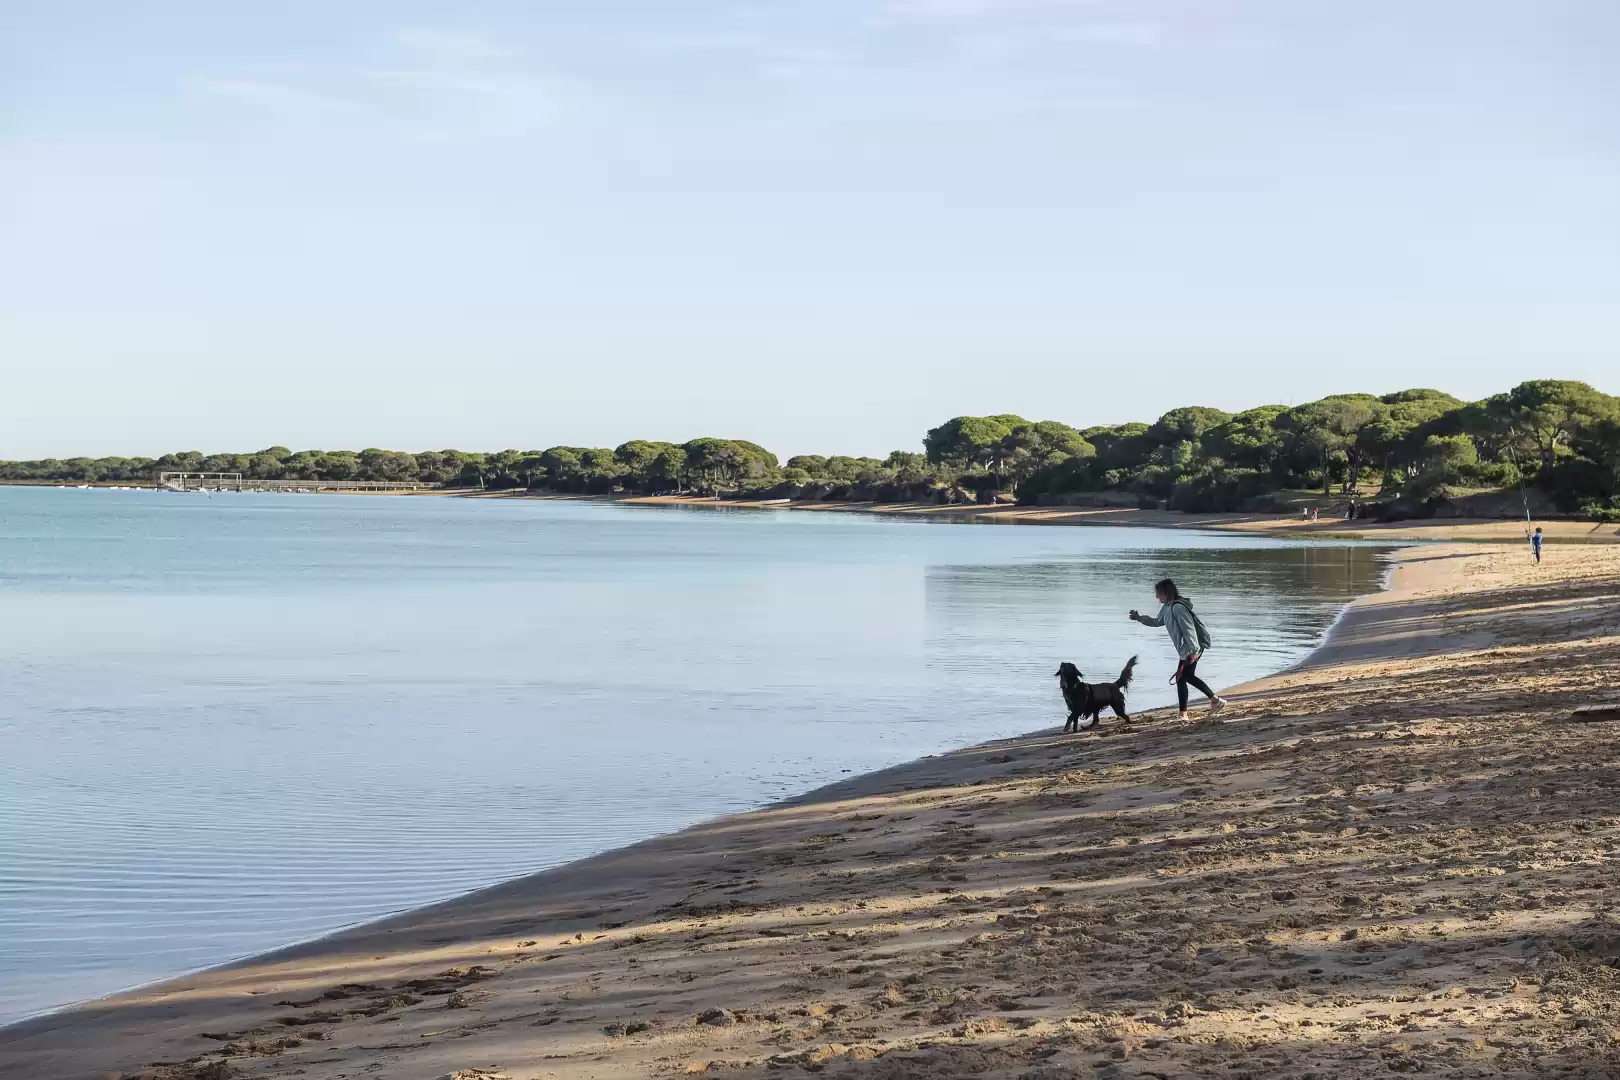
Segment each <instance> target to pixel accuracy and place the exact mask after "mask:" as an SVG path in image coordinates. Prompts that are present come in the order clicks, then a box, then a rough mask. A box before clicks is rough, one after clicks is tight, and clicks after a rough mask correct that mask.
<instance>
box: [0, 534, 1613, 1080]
mask: <svg viewBox="0 0 1620 1080" xmlns="http://www.w3.org/2000/svg"><path fill="white" fill-rule="evenodd" d="M1548 550H1549V558H1548V561H1547V562H1546V563H1545V564H1543V565H1542V566H1540V567H1536V566H1534V565H1532V564H1531V562H1530V559H1529V555H1528V553H1527V552H1526V551H1525V550H1523V548H1522V547H1520V546H1518V545H1515V546H1513V547H1495V546H1485V545H1456V546H1445V547H1438V546H1436V547H1423V548H1414V549H1408V550H1406V551H1404V552H1403V553H1402V555H1401V558H1402V560H1403V561H1402V563H1401V565H1400V568H1399V569H1398V571H1397V573H1396V575H1395V577H1394V581H1393V588H1392V590H1391V591H1389V592H1386V593H1383V594H1380V595H1377V596H1375V597H1370V598H1367V599H1365V600H1363V601H1360V602H1358V603H1357V604H1356V605H1354V606H1353V607H1352V608H1351V610H1350V611H1349V612H1348V613H1347V615H1346V617H1345V618H1344V619H1343V620H1342V621H1341V623H1340V624H1339V625H1338V627H1336V629H1335V631H1334V633H1333V634H1332V635H1331V636H1330V639H1329V641H1328V642H1327V643H1326V645H1325V646H1324V647H1323V648H1322V649H1320V650H1318V652H1317V653H1316V654H1314V655H1313V656H1312V658H1311V659H1310V660H1309V661H1307V663H1306V664H1304V665H1302V666H1301V667H1299V668H1296V669H1294V670H1292V671H1289V672H1285V673H1282V674H1279V675H1277V676H1274V677H1271V678H1269V679H1266V680H1262V681H1260V682H1257V683H1253V684H1250V685H1248V686H1245V687H1241V688H1238V689H1237V690H1236V691H1234V692H1233V694H1232V697H1233V705H1232V707H1231V708H1230V709H1229V710H1228V711H1227V712H1226V713H1224V714H1223V715H1222V716H1221V717H1220V718H1219V720H1211V719H1207V718H1202V719H1200V720H1199V721H1198V722H1196V723H1193V724H1191V725H1187V726H1180V725H1176V724H1174V723H1173V722H1171V720H1170V716H1169V714H1166V713H1164V712H1160V713H1150V714H1145V715H1144V716H1142V717H1140V718H1138V719H1137V720H1136V721H1135V722H1133V723H1132V724H1130V725H1128V726H1127V725H1123V724H1120V723H1118V722H1116V721H1105V723H1104V725H1103V727H1102V728H1101V730H1100V731H1099V732H1098V733H1095V734H1083V735H1080V736H1061V735H1058V734H1055V733H1054V732H1053V731H1048V732H1043V733H1039V734H1035V735H1031V736H1027V737H1024V738H1020V739H1014V740H1008V741H1005V742H1000V743H995V744H991V745H987V746H980V747H975V748H972V749H966V750H962V751H958V752H955V753H952V754H948V755H943V756H940V757H937V758H930V759H925V760H922V761H918V762H914V763H911V764H908V765H905V766H901V767H899V768H895V769H891V770H888V771H886V772H882V773H876V774H873V775H870V776H864V777H860V778H857V779H854V780H851V781H848V782H845V783H842V784H839V785H835V786H832V787H829V788H825V789H822V790H820V791H817V792H813V793H811V794H809V795H806V796H804V797H802V798H800V799H797V800H794V801H792V802H790V803H787V804H783V805H779V806H776V807H772V808H768V809H765V810H760V811H756V812H752V813H747V814H741V815H737V816H734V817H730V818H725V819H721V820H718V821H715V822H712V823H709V824H705V825H702V826H698V827H696V828H693V829H690V830H687V831H685V832H681V833H677V834H674V835H671V836H666V837H662V838H659V839H656V840H652V841H649V842H646V843H643V844H638V845H635V846H633V847H630V848H625V849H622V850H619V851H615V852H611V853H608V854H605V855H602V856H599V857H597V858H594V859H589V860H586V861H583V862H580V863H575V864H572V865H570V866H566V867H562V868H559V869H557V870H554V871H549V872H546V873H542V874H538V875H535V876H532V877H528V878H523V879H519V880H516V881H513V882H510V883H507V884H505V885H502V886H498V887H496V888H493V889H489V890H485V891H483V892H480V893H476V894H473V895H471V896H468V897H464V898H462V899H459V900H455V901H452V902H450V903H447V904H443V905H439V906H437V907H433V908H428V909H423V910H420V911H416V912H412V913H409V914H407V915H403V916H400V917H398V918H395V919H393V920H390V921H387V922H383V923H378V924H373V925H370V926H367V927H363V928H360V929H357V930H354V931H350V932H346V933H343V934H340V935H337V936H334V937H331V938H327V939H325V940H322V941H319V942H315V943H313V944H310V945H306V946H302V947H298V948H294V949H289V950H285V951H283V952H281V953H277V954H272V955H269V956H265V957H259V958H256V959H254V960H251V961H248V962H245V963H243V964H241V965H238V966H236V967H233V968H230V969H225V970H220V971H215V972H209V973H204V974H201V975H197V976H192V977H188V978H184V979H180V980H176V981H174V982H171V983H167V984H164V985H162V986H159V987H154V988H151V989H148V990H144V991H140V992H136V993H132V994H127V995H123V996H121V997H118V998H113V999H109V1000H107V1001H104V1002H101V1003H97V1004H95V1005H93V1006H88V1007H83V1008H80V1009H77V1010H73V1011H70V1012H67V1013H63V1014H60V1015H57V1016H54V1017H48V1018H44V1019H42V1020H37V1021H33V1022H30V1023H27V1024H24V1025H19V1026H16V1027H12V1028H9V1029H6V1030H4V1031H0V1074H3V1075H5V1076H18V1077H30V1078H34V1077H38V1078H57V1077H62V1078H71V1077H107V1076H120V1075H122V1076H124V1077H131V1076H147V1077H151V1078H153V1080H180V1078H187V1080H197V1078H221V1077H228V1076H251V1077H293V1076H298V1077H307V1078H311V1080H336V1078H339V1077H360V1076H379V1077H388V1078H401V1080H418V1078H420V1080H429V1078H438V1077H454V1078H457V1080H473V1078H476V1077H510V1078H512V1080H535V1078H541V1077H558V1078H563V1077H566V1078H586V1077H591V1078H601V1080H609V1078H612V1080H616V1078H626V1080H628V1078H639V1077H658V1076H683V1075H702V1076H715V1077H730V1078H745V1077H746V1078H756V1077H766V1076H771V1077H795V1076H801V1075H809V1074H812V1073H814V1074H818V1075H823V1076H828V1077H848V1078H851V1080H855V1078H861V1080H865V1078H883V1080H900V1078H910V1077H938V1078H944V1077H994V1078H1006V1080H1014V1078H1017V1080H1067V1078H1077V1077H1094V1076H1096V1077H1161V1078H1163V1077H1184V1076H1221V1077H1235V1076H1249V1077H1261V1076H1264V1077H1295V1078H1302V1077H1306V1076H1316V1077H1322V1078H1329V1077H1334V1078H1337V1077H1374V1076H1386V1075H1393V1074H1396V1073H1400V1074H1407V1073H1417V1072H1421V1073H1423V1074H1424V1075H1440V1076H1456V1077H1462V1076H1477V1077H1485V1076H1553V1075H1568V1076H1582V1077H1585V1076H1607V1075H1613V1074H1614V1073H1615V1072H1616V1071H1617V1070H1620V1051H1617V1050H1616V1049H1615V1043H1614V1036H1615V1034H1616V1033H1617V1029H1620V970H1617V965H1620V916H1617V915H1616V914H1615V912H1614V901H1615V899H1616V898H1617V896H1620V893H1617V891H1616V890H1617V888H1620V876H1617V874H1616V872H1615V869H1614V866H1615V864H1614V862H1613V858H1614V853H1615V851H1616V850H1620V814H1617V812H1616V810H1615V809H1614V806H1615V798H1614V792H1615V790H1616V788H1617V782H1620V767H1617V765H1616V761H1615V752H1616V750H1617V749H1620V724H1606V723H1591V724H1587V723H1574V722H1571V721H1570V720H1568V719H1567V718H1568V716H1569V714H1570V713H1571V710H1572V709H1574V708H1575V707H1577V706H1579V705H1584V704H1590V703H1593V702H1598V701H1616V700H1620V549H1616V548H1613V547H1610V546H1575V545H1569V546H1561V545H1553V546H1550V547H1549V549H1548ZM1217 629H1218V628H1217ZM1076 659H1080V660H1083V659H1084V658H1083V657H1077V658H1076ZM1205 667H1206V668H1208V669H1209V672H1208V674H1211V675H1215V676H1218V674H1219V652H1218V648H1217V649H1216V650H1213V651H1212V652H1211V654H1210V656H1209V658H1208V659H1207V660H1206V662H1205ZM1164 674H1165V673H1160V672H1143V673H1142V677H1144V678H1163V677H1164ZM1053 716H1054V722H1056V721H1058V720H1060V719H1061V714H1060V710H1059V705H1058V700H1057V693H1056V690H1055V688H1054V691H1053ZM469 797H477V793H476V792H470V793H469ZM514 827H515V828H517V827H521V825H520V823H515V824H514Z"/></svg>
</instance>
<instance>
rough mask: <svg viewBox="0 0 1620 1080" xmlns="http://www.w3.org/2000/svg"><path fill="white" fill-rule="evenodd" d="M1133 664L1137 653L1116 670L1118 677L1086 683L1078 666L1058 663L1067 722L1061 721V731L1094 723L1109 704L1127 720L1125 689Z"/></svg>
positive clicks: (1115, 713) (1065, 732) (1119, 715)
mask: <svg viewBox="0 0 1620 1080" xmlns="http://www.w3.org/2000/svg"><path fill="white" fill-rule="evenodd" d="M1134 667H1136V657H1134V656H1133V657H1131V659H1130V662H1129V663H1127V664H1126V665H1125V670H1124V671H1121V672H1120V673H1119V678H1117V679H1115V680H1114V681H1113V682H1103V683H1088V682H1084V681H1083V680H1084V678H1085V676H1084V675H1082V674H1081V673H1080V669H1079V668H1077V667H1075V666H1074V665H1073V664H1071V663H1069V662H1068V661H1067V660H1065V661H1064V662H1063V663H1061V664H1059V665H1058V669H1057V671H1056V672H1055V673H1054V674H1056V675H1057V679H1058V687H1059V688H1060V689H1061V690H1062V691H1063V703H1064V704H1065V705H1067V706H1068V707H1069V722H1068V723H1066V724H1064V725H1063V731H1064V734H1068V733H1069V732H1071V731H1079V730H1080V729H1081V727H1082V726H1084V727H1087V728H1090V727H1094V726H1096V724H1097V721H1098V720H1099V719H1100V718H1101V717H1102V711H1103V710H1104V709H1106V708H1110V707H1111V708H1112V709H1113V710H1114V715H1115V716H1118V717H1120V718H1121V719H1125V720H1129V719H1130V717H1129V716H1126V715H1125V690H1126V688H1127V687H1129V686H1130V685H1131V669H1132V668H1134ZM1082 716H1089V717H1090V718H1091V720H1090V722H1089V723H1087V724H1084V725H1082V724H1081V723H1080V718H1081V717H1082Z"/></svg>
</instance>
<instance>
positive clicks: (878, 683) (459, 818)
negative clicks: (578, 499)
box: [0, 488, 1382, 1021]
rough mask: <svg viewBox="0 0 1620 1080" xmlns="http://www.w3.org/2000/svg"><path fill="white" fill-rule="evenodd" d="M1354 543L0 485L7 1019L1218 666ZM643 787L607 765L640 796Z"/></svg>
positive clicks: (1317, 601)
mask: <svg viewBox="0 0 1620 1080" xmlns="http://www.w3.org/2000/svg"><path fill="white" fill-rule="evenodd" d="M1381 572H1382V564H1381V561H1380V556H1379V555H1378V553H1377V552H1376V551H1374V550H1372V549H1369V548H1365V547H1352V546H1338V545H1333V546H1329V545H1322V544H1315V545H1299V544H1293V543H1285V542H1281V541H1276V540H1269V539H1263V538H1244V537H1234V536H1226V535H1213V534H1212V535H1202V534H1192V533H1180V532H1165V531H1158V530H1145V529H1142V530H1139V529H1105V528H1039V527H1026V528H1010V527H1003V526H989V525H948V524H939V523H924V522H910V521H896V520H889V519H881V518H868V517H859V516H851V515H841V514H831V515H820V514H811V513H803V512H788V511H781V512H774V513H772V512H765V513H761V512H714V511H705V510H685V511H681V510H662V509H648V508H633V507H620V506H604V505H596V504H580V503H551V502H519V501H504V502H495V501H478V500H461V499H431V498H429V499H403V498H379V497H369V498H368V497H345V496H296V495H220V496H212V497H210V496H204V495H175V494H158V493H154V492H134V491H131V492H118V491H79V490H55V489H46V490H41V489H24V488H0V614H3V617H0V739H3V741H4V747H5V754H4V757H3V760H0V771H3V775H0V1021H4V1020H6V1019H15V1018H17V1017H19V1016H22V1015H25V1014H27V1013H30V1012H34V1011H38V1010H41V1009H46V1008H49V1007H52V1006H56V1005H60V1004H64V1003H66V1002H69V1001H73V1000H77V999H82V998H86V997H91V996H95V995H99V994H102V993H106V992H110V991H112V990H115V989H120V988H123V987H127V986H130V985H134V984H138V983H142V982H147V981H151V980H154V979H157V978H160V977H163V976H166V975H172V974H176V973H179V972H183V971H186V970H189V969H195V968H198V967H202V966H207V965H210V964H215V963H219V962H222V961H225V960H228V959H232V958H235V957H238V956H242V955H244V954H248V953H252V952H257V951H261V950H264V949H267V948H270V947H273V946H276V945H281V944H285V943H287V942H290V941H294V940H297V939H300V938H307V937H309V936H312V935H315V934H319V933H321V932H323V931H327V930H331V929H333V928H336V927H340V926H343V925H346V924H350V923H354V922H357V921H361V920H365V919H369V918H373V917H376V916H378V915H381V914H384V913H386V912H390V911H395V910H398V909H400V908H404V907H409V906H412V905H417V904H421V903H424V902H426V901H430V900H435V899H439V898H442V897H445V896H449V895H452V894H455V893H458V892H462V891H465V890H467V889H469V888H472V887H475V886H478V885H482V884H486V883H489V882H493V881H496V880H498V879H501V878H506V877H510V876H513V875H516V874H519V873H523V872H526V871H530V870H535V869H539V868H543V867H547V866H552V865H555V864H558V863H561V862H565V861H567V860H570V859H574V858H578V857H580V856H582V855H586V854H589V853H591V852H595V851H599V850H602V849H604V848H608V847H612V846H615V845H618V844H622V843H625V842H627V841H631V840H636V839H639V838H643V837H646V836H649V835H652V834H655V833H658V832H663V831H667V830H669V829H673V828H677V827H679V826H682V825H686V824H689V823H692V822H694V821H697V820H699V819H702V818H706V817H709V816H712V815H715V814H720V813H723V812H726V811H732V810H737V809H740V808H744V807H749V806H755V805H758V804H760V803H763V802H766V801H769V800H772V799H775V798H778V797H780V796H784V795H788V794H791V793H795V792H799V791H802V790H805V789H807V788H810V787H812V786H814V785H816V784H819V783H821V782H824V781H827V780H833V779H837V778H838V777H840V776H841V775H843V774H845V773H848V772H851V771H864V770H868V769H872V768H876V767H879V766H884V765H890V764H894V763H897V762H901V761H905V760H908V759H911V758H914V757H917V756H919V755H922V754H928V753H934V752H937V751H941V750H944V749H947V748H949V747H953V746H958V745H961V744H964V743H970V742H974V741H978V740H984V739H989V738H993V737H997V736H1005V735H1012V734H1016V733H1020V732H1024V731H1029V730H1032V729H1035V728H1039V727H1043V726H1049V725H1053V724H1056V723H1058V722H1060V721H1061V720H1062V718H1063V711H1062V709H1061V706H1060V703H1059V700H1058V695H1057V691H1056V688H1055V684H1054V681H1053V680H1052V679H1051V678H1050V675H1051V673H1052V671H1053V670H1054V669H1055V668H1056V666H1057V662H1058V661H1059V660H1062V659H1072V660H1075V661H1076V662H1077V663H1079V665H1080V667H1081V668H1082V669H1083V670H1084V671H1085V672H1086V673H1087V674H1088V675H1095V676H1098V677H1107V678H1111V677H1113V675H1114V674H1115V673H1116V672H1117V671H1118V670H1119V668H1120V666H1121V664H1122V663H1123V662H1124V661H1125V660H1126V658H1128V657H1129V656H1130V655H1131V654H1132V653H1140V654H1141V655H1142V660H1143V664H1142V667H1141V668H1140V669H1139V675H1140V676H1141V678H1140V681H1139V682H1138V684H1137V689H1136V692H1135V693H1134V694H1133V700H1134V703H1135V707H1136V708H1142V707H1146V706H1150V705H1159V704H1164V703H1166V702H1169V701H1171V700H1172V699H1173V693H1172V691H1171V690H1170V688H1169V687H1167V686H1166V684H1165V680H1166V679H1167V678H1168V676H1169V672H1170V670H1171V667H1172V653H1171V650H1170V647H1169V643H1168V640H1167V639H1166V637H1165V634H1164V632H1163V631H1162V630H1153V629H1149V628H1146V627H1141V626H1137V625H1135V624H1132V623H1129V622H1127V621H1126V620H1125V618H1124V613H1125V611H1126V610H1127V609H1128V608H1131V607H1138V608H1143V609H1149V608H1151V607H1152V606H1153V602H1152V596H1151V590H1150V583H1151V582H1152V581H1154V580H1155V579H1156V578H1158V577H1160V576H1161V575H1164V574H1167V573H1168V574H1171V575H1173V576H1174V577H1175V578H1177V580H1178V581H1179V582H1181V584H1182V587H1183V589H1184V590H1185V591H1187V592H1188V593H1189V594H1190V595H1192V596H1194V597H1195V598H1196V599H1197V602H1198V608H1199V611H1200V613H1201V614H1202V615H1203V617H1204V619H1205V621H1206V622H1207V623H1209V625H1210V626H1211V628H1212V630H1213V633H1214V635H1215V639H1216V647H1215V649H1214V650H1212V651H1211V653H1210V655H1209V658H1208V659H1207V660H1206V661H1205V664H1204V669H1203V671H1202V672H1201V673H1202V674H1204V675H1205V677H1206V678H1209V679H1210V680H1211V681H1216V682H1219V683H1225V684H1230V683H1234V682H1237V681H1240V680H1242V679H1246V678H1249V677H1252V676H1257V675H1260V674H1263V673H1265V672H1267V671H1270V670H1274V669H1276V668H1278V667H1281V666H1284V665H1286V664H1288V663H1291V662H1293V661H1294V660H1296V659H1298V658H1299V657H1301V656H1302V655H1303V654H1304V653H1305V652H1306V651H1307V650H1308V649H1309V648H1310V646H1311V645H1312V643H1313V642H1314V641H1315V640H1316V639H1317V638H1318V637H1319V635H1320V634H1321V632H1322V631H1323V629H1324V628H1325V627H1326V626H1327V625H1328V623H1329V622H1330V621H1331V620H1332V618H1333V617H1334V615H1335V613H1336V612H1337V611H1338V609H1339V608H1340V607H1341V605H1343V604H1344V603H1345V602H1346V601H1347V600H1349V599H1351V598H1352V597H1354V596H1356V595H1358V594H1360V593H1364V592H1368V591H1370V590H1372V589H1374V588H1376V587H1377V584H1378V580H1379V576H1380V574H1381ZM632 796H633V797H632Z"/></svg>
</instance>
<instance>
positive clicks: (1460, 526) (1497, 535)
mask: <svg viewBox="0 0 1620 1080" xmlns="http://www.w3.org/2000/svg"><path fill="white" fill-rule="evenodd" d="M461 494H464V495H466V494H468V493H466V492H463V493H461ZM468 497H471V498H518V499H549V500H560V501H612V502H619V503H625V504H629V505H633V506H679V507H691V508H697V509H708V510H816V511H821V512H825V513H852V514H882V515H886V516H895V517H908V518H917V519H921V520H933V521H973V522H982V523H985V524H1000V525H1122V526H1129V527H1133V528H1147V529H1196V530H1204V529H1214V530H1218V531H1223V532H1241V533H1251V534H1252V533H1264V534H1270V535H1277V536H1293V537H1301V538H1309V539H1317V540H1390V541H1409V540H1430V541H1446V542H1452V543H1464V542H1466V543H1497V544H1500V543H1511V542H1515V541H1523V540H1524V538H1525V523H1524V522H1523V521H1522V520H1518V519H1513V520H1502V519H1483V518H1427V519H1421V520H1413V521H1392V522H1376V521H1345V520H1342V519H1329V518H1322V519H1321V520H1319V521H1314V522H1313V521H1306V520H1304V519H1303V518H1301V517H1300V516H1299V515H1297V514H1189V513H1183V512H1181V511H1179V510H1138V509H1133V508H1125V507H1079V506H1015V505H997V506H980V505H971V504H969V505H940V504H937V503H856V502H784V501H781V500H751V499H715V498H702V497H695V496H688V495H543V494H533V493H529V492H498V491H496V492H481V493H478V492H475V493H471V494H470V495H468ZM1535 524H1536V525H1537V526H1539V527H1540V528H1541V529H1542V530H1543V531H1544V533H1545V534H1546V535H1547V537H1548V538H1549V539H1551V540H1553V541H1556V542H1562V543H1620V523H1616V522H1595V521H1576V520H1570V519H1566V518H1559V519H1552V520H1545V521H1540V520H1538V521H1536V522H1535Z"/></svg>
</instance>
